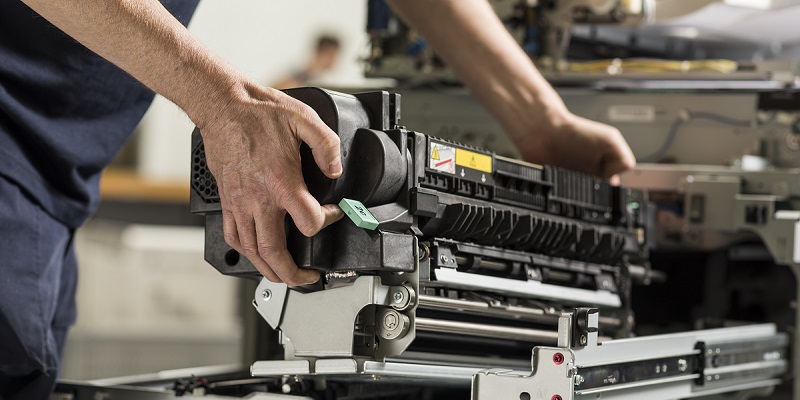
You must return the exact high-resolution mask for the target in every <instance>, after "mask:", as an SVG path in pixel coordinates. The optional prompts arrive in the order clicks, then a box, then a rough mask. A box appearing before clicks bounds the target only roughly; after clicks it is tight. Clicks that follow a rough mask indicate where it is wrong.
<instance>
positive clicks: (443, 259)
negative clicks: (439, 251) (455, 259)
mask: <svg viewBox="0 0 800 400" xmlns="http://www.w3.org/2000/svg"><path fill="white" fill-rule="evenodd" d="M439 261H441V262H442V264H447V256H441V257H439Z"/></svg>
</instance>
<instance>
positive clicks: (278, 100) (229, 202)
mask: <svg viewBox="0 0 800 400" xmlns="http://www.w3.org/2000/svg"><path fill="white" fill-rule="evenodd" d="M243 86H244V87H243V88H242V90H240V93H238V94H237V95H235V96H234V100H232V101H230V102H228V104H227V105H226V106H225V107H223V108H220V109H218V110H206V111H205V112H204V114H205V115H204V118H203V121H206V122H205V123H203V125H202V126H199V128H200V132H201V134H202V136H203V141H204V144H205V149H206V159H207V162H208V166H209V168H210V169H211V172H212V173H213V174H214V177H215V178H216V180H217V186H218V188H219V194H220V200H221V203H222V219H223V229H224V233H225V241H226V242H227V243H228V244H229V245H230V246H231V247H233V248H234V249H236V250H237V251H238V252H240V253H241V254H244V255H245V256H246V257H247V258H248V259H249V260H250V261H251V262H252V263H253V265H255V267H256V268H257V269H258V270H259V272H261V274H262V275H264V277H266V278H267V279H269V280H270V281H273V282H286V283H287V284H289V285H302V284H308V283H314V282H316V281H317V280H318V279H319V274H318V273H317V272H315V271H311V270H306V269H299V268H297V266H296V265H295V263H294V261H293V260H292V257H291V255H290V254H289V252H288V250H287V249H286V235H285V232H284V220H285V216H286V213H287V212H288V213H289V215H290V216H291V217H292V220H293V221H294V223H295V225H296V226H297V228H298V229H299V230H300V232H302V233H303V234H304V235H306V236H313V235H315V234H316V233H317V232H319V231H320V230H321V229H323V228H324V227H326V226H328V225H330V224H331V223H333V222H335V221H337V220H338V219H340V218H341V217H342V215H343V214H342V211H341V210H340V209H339V207H337V206H336V205H320V204H319V202H317V200H316V199H315V198H314V197H312V196H311V193H309V191H308V188H307V187H306V185H305V182H304V181H303V174H302V171H301V164H300V152H299V151H300V144H301V142H304V143H306V144H307V145H308V146H309V147H311V149H312V152H313V155H314V161H315V162H316V163H317V165H318V166H319V168H320V169H321V170H322V171H323V172H324V173H325V175H326V176H328V177H329V178H332V179H335V178H338V177H339V176H340V175H341V173H342V164H341V157H340V149H339V137H338V136H337V135H336V134H335V133H334V132H333V131H332V130H331V129H330V128H328V126H326V125H325V124H324V123H323V122H322V120H320V118H319V116H318V115H317V114H316V112H315V111H314V110H313V109H312V108H310V107H308V106H307V105H305V104H303V103H301V102H300V101H297V100H295V99H293V98H291V97H289V96H288V95H286V94H284V93H282V92H280V91H277V90H275V89H270V88H264V87H260V86H256V85H253V84H248V83H246V84H244V85H243Z"/></svg>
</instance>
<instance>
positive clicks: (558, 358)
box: [553, 353, 564, 365]
mask: <svg viewBox="0 0 800 400" xmlns="http://www.w3.org/2000/svg"><path fill="white" fill-rule="evenodd" d="M553 362H554V363H555V364H556V365H561V364H562V363H563V362H564V355H563V354H561V353H556V354H553Z"/></svg>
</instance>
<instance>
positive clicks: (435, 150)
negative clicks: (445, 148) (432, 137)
mask: <svg viewBox="0 0 800 400" xmlns="http://www.w3.org/2000/svg"><path fill="white" fill-rule="evenodd" d="M431 160H439V147H438V146H436V145H433V151H432V152H431Z"/></svg>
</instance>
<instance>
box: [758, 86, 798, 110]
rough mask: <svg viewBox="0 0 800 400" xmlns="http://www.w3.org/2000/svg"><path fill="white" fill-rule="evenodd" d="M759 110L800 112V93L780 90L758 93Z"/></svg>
mask: <svg viewBox="0 0 800 400" xmlns="http://www.w3.org/2000/svg"><path fill="white" fill-rule="evenodd" d="M758 109H759V110H765V111H798V110H800V91H798V90H790V89H787V90H780V91H774V92H760V93H758Z"/></svg>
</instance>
